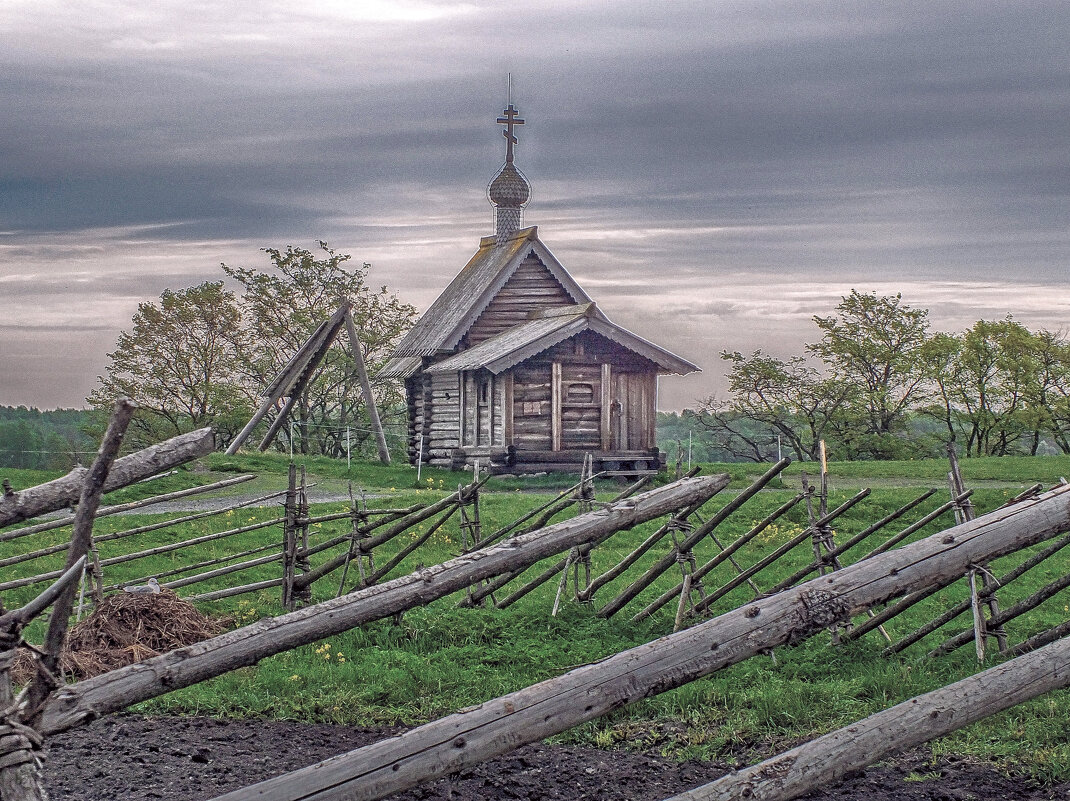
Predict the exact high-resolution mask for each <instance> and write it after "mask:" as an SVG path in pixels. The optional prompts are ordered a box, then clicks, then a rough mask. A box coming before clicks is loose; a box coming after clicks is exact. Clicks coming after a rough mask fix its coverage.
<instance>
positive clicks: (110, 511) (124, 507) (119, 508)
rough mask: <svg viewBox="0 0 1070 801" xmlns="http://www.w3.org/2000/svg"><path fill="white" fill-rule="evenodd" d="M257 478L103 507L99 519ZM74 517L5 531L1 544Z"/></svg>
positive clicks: (0, 536) (59, 525)
mask: <svg viewBox="0 0 1070 801" xmlns="http://www.w3.org/2000/svg"><path fill="white" fill-rule="evenodd" d="M254 478H256V476H254V475H251V474H249V475H244V476H236V477H235V478H228V479H224V480H223V481H216V482H214V483H212V484H204V485H202V486H200V487H190V488H189V489H184V490H178V491H177V492H168V493H166V494H164V495H155V496H153V497H151V498H144V499H142V500H140V501H130V502H129V503H120V504H116V505H114V506H101V507H100V508H99V509H97V519H98V520H99V519H100V518H102V517H108V516H109V515H117V514H120V513H121V512H130V511H133V510H134V509H141V508H143V507H145V506H153V505H154V504H157V503H165V502H167V501H174V500H177V499H179V498H186V497H188V496H190V495H200V494H201V493H202V492H212V491H213V490H217V489H224V488H226V487H232V486H234V485H235V484H242V483H244V482H246V481H252V480H253V479H254ZM74 517H75V516H74V515H70V516H69V517H64V518H61V519H59V520H50V521H48V522H47V523H38V524H37V525H34V526H27V527H26V528H19V529H13V530H11V531H5V532H4V533H3V534H0V542H7V541H9V540H15V539H18V538H19V537H26V536H29V535H30V534H37V533H39V532H42V531H51V530H52V529H55V528H63V526H69V525H71V524H72V523H74Z"/></svg>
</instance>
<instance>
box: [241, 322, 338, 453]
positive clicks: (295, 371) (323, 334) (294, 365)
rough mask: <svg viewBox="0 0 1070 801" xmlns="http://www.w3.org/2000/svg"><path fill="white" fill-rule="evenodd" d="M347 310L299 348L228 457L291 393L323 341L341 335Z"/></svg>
mask: <svg viewBox="0 0 1070 801" xmlns="http://www.w3.org/2000/svg"><path fill="white" fill-rule="evenodd" d="M344 314H345V311H344V310H343V309H342V308H339V309H338V310H337V311H336V312H335V313H334V314H332V315H331V316H330V317H329V318H328V319H326V320H324V321H323V322H322V323H320V324H319V327H318V328H316V330H315V331H313V332H312V336H310V337H309V338H308V339H307V340H305V342H304V344H303V345H301V347H300V348H298V349H297V353H295V354H294V355H293V356H292V357H291V358H290V361H288V362H287V363H286V365H285V366H284V367H283V368H282V370H280V371H279V374H278V375H276V376H275V378H274V379H273V380H272V381H271V384H269V385H268V387H267V388H266V389H265V390H264V402H263V403H262V404H261V405H260V408H259V409H257V410H256V412H255V413H254V414H253V416H252V417H251V418H249V422H248V423H246V424H245V427H244V428H243V429H242V430H241V432H240V433H239V434H238V436H236V437H235V438H234V439H233V440H231V443H230V446H229V447H228V448H227V456H233V455H234V454H236V453H237V452H238V449H239V448H240V447H241V446H242V445H243V444H244V443H245V440H247V439H248V438H249V435H250V434H252V433H253V429H254V428H256V427H257V425H258V424H259V423H260V421H261V420H263V419H264V418H265V417H266V416H267V413H268V412H269V411H271V407H273V406H274V405H275V404H276V403H277V402H278V401H279V399H280V398H281V397H282V396H284V395H286V394H287V391H288V390H289V389H290V387H291V386H292V385H293V383H294V381H296V380H297V378H298V376H299V375H300V374H301V372H302V371H303V370H304V368H305V366H306V365H307V364H308V361H309V359H310V358H311V357H312V355H313V354H314V353H315V352H316V351H317V350H319V348H320V346H321V345H322V344H323V340H324V339H327V340H328V342H329V341H330V338H333V337H334V335H335V334H337V333H338V326H339V325H340V324H341V323H342V317H343V315H344Z"/></svg>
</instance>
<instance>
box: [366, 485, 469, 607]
mask: <svg viewBox="0 0 1070 801" xmlns="http://www.w3.org/2000/svg"><path fill="white" fill-rule="evenodd" d="M460 506H461V505H460V504H456V505H454V506H451V507H450V508H448V509H447V510H446V511H445V512H443V513H442V516H441V517H439V519H438V520H436V521H435V522H434V523H432V524H431V525H429V526H428V527H427V531H425V532H423V533H422V534H420V535H419V536H418V537H416V539H414V540H413V541H412V542H410V543H409V544H408V545H406V546H405V547H404V548H402V549H401V550H400V551H398V552H397V553H396V554H394V556H393V557H391V559H390V560H389V561H388V562H387V563H386V564H384V565H383V566H382V567H380V568H379V569H378V570H376V571H375V572H373V573H372V574H371V575H369V576H368V577H367V578H365V579H363V580H362V581H361V584H362V585H363V586H371V585H372V584H375V583H376V582H377V581H379V579H381V578H383V577H384V576H386V575H387V574H388V573H389V572H390V571H391V570H393V569H394V568H395V567H397V566H398V565H400V564H401V563H402V561H404V559H405V557H406V556H408V555H409V554H411V553H412V552H413V551H415V550H416V549H417V548H419V547H420V546H421V545H423V544H424V543H425V542H427V541H428V540H429V539H431V536H432V535H433V534H434V533H435V532H436V531H438V530H439V529H440V528H441V527H442V525H443V524H444V523H445V522H446V521H447V520H449V519H450V518H451V517H453V515H454V513H455V512H456V511H457V510H458V509H459V508H460ZM358 589H360V587H354V591H356V590H358Z"/></svg>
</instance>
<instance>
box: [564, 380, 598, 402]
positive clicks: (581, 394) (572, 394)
mask: <svg viewBox="0 0 1070 801" xmlns="http://www.w3.org/2000/svg"><path fill="white" fill-rule="evenodd" d="M565 403H594V385H593V384H577V383H573V384H569V385H568V391H567V393H566V395H565Z"/></svg>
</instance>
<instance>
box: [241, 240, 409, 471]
mask: <svg viewBox="0 0 1070 801" xmlns="http://www.w3.org/2000/svg"><path fill="white" fill-rule="evenodd" d="M319 250H320V253H319V254H317V253H313V252H312V251H309V250H305V249H304V248H295V247H293V246H289V247H287V248H286V250H284V251H283V250H276V249H274V248H266V249H265V250H264V252H265V253H267V255H268V257H269V258H270V260H271V268H270V270H269V271H267V272H260V271H258V270H252V269H248V268H236V267H228V266H227V265H225V264H224V265H222V268H223V272H225V273H226V274H227V275H228V276H229V277H230V278H232V279H234V280H235V281H237V282H238V283H239V284H241V286H242V289H243V292H242V297H241V308H242V313H243V316H244V321H245V325H246V326H247V328H248V332H249V340H250V341H251V342H252V343H254V347H251V348H246V349H245V350H244V351H243V353H242V356H243V358H242V362H241V364H242V369H243V371H244V373H245V376H246V387H247V391H248V392H249V396H250V400H253V399H254V397H255V396H256V395H258V394H259V393H260V391H261V390H262V389H263V387H264V386H266V385H267V384H268V383H269V382H270V381H271V380H272V378H274V377H275V375H276V374H278V372H279V371H280V370H281V369H282V367H283V366H284V365H285V364H286V362H287V361H289V359H290V357H291V356H293V355H294V353H295V352H296V351H297V349H298V348H299V347H300V346H301V345H302V344H303V343H304V342H305V341H306V340H307V339H308V337H309V336H311V334H312V333H313V331H315V329H316V327H317V326H318V325H319V324H320V323H322V322H323V321H324V320H325V319H326V318H327V317H329V316H330V315H331V314H332V313H333V312H334V311H335V309H337V308H338V305H339V303H340V302H341V299H342V298H349V299H350V300H351V301H353V319H354V322H355V323H356V326H357V330H358V332H359V337H360V347H361V351H362V354H363V357H364V361H365V364H366V365H367V366H368V371H369V373H371V374H372V375H373V376H374V374H375V372H376V371H377V369H378V368H379V367H380V366H381V365H382V364H383V363H384V362H385V360H386V358H387V356H388V354H389V353H390V351H391V350H392V349H393V347H394V345H395V344H396V343H397V341H398V339H399V338H400V336H401V335H402V334H403V333H404V332H405V331H406V330H408V328H409V327H410V326H411V325H412V322H413V320H414V319H415V316H416V310H415V309H414V308H413V307H412V306H410V305H409V304H407V303H402V302H401V301H400V300H399V299H398V297H397V295H395V294H394V293H392V292H390V291H389V290H388V289H387V288H386V287H385V286H381V287H379V288H378V289H375V288H373V287H371V286H369V285H368V271H369V268H370V265H369V264H367V263H364V264H361V265H360V266H359V267H356V268H351V267H349V266H348V264H347V262H349V260H350V256H348V255H346V254H341V253H336V252H335V251H334V250H332V249H331V248H330V247H329V246H328V245H327V243H326V242H320V243H319ZM317 256H318V257H317ZM346 341H347V342H348V340H347V339H346ZM376 389H377V393H378V398H377V400H378V402H379V404H380V406H381V407H382V408H384V409H387V410H392V409H393V410H396V409H403V406H402V404H401V396H400V394H399V392H398V388H397V387H396V385H395V384H394V383H392V382H388V383H383V384H379V385H377V386H376ZM293 414H294V417H293V419H294V421H295V422H296V423H298V424H299V426H298V432H299V436H300V440H299V442H298V443H296V444H297V447H298V449H299V450H300V452H302V453H307V452H308V451H309V450H310V447H313V446H314V449H315V450H318V451H319V452H321V453H326V454H332V455H342V454H344V453H345V430H344V429H345V427H346V426H347V425H349V426H353V427H354V429H355V430H354V431H353V433H354V434H356V436H355V437H354V439H355V440H356V441H357V443H358V444H360V443H362V442H364V441H365V440H367V439H368V438H369V436H370V431H369V425H370V423H369V420H368V416H367V411H366V407H364V405H363V397H362V395H361V391H360V386H359V383H358V382H357V381H356V380H355V379H354V374H353V365H352V359H351V358H350V357H349V355H348V353H347V352H346V351H345V350H343V348H342V347H339V346H335V347H333V348H331V349H330V351H328V353H327V355H326V357H325V358H324V360H323V361H322V362H321V364H320V367H319V370H318V372H317V375H316V377H315V379H314V380H313V381H311V382H310V383H309V384H308V385H307V386H306V388H305V390H304V391H303V392H302V393H301V395H300V397H299V398H298V401H297V403H296V405H295V407H294V413H293ZM387 417H388V418H389V415H387ZM282 436H284V437H288V436H289V432H288V431H286V432H282Z"/></svg>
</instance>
